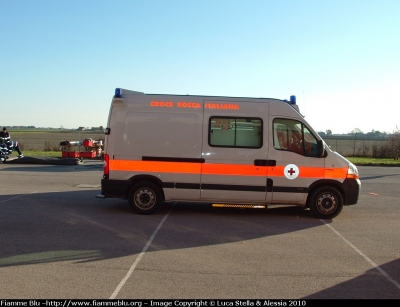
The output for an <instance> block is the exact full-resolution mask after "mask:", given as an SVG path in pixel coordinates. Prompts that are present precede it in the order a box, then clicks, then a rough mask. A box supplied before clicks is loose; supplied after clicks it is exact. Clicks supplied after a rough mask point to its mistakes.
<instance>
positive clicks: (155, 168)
mask: <svg viewBox="0 0 400 307" xmlns="http://www.w3.org/2000/svg"><path fill="white" fill-rule="evenodd" d="M109 165H110V171H111V170H113V171H135V172H152V173H157V172H160V173H184V174H200V173H202V174H207V175H226V176H268V177H284V176H285V174H284V169H285V166H269V167H265V166H254V165H248V164H247V165H246V164H211V163H192V162H164V161H141V160H140V161H133V160H110V161H109ZM299 170H300V174H299V178H321V179H322V178H327V179H344V178H346V176H347V170H348V167H342V168H323V167H307V166H303V167H302V166H300V167H299Z"/></svg>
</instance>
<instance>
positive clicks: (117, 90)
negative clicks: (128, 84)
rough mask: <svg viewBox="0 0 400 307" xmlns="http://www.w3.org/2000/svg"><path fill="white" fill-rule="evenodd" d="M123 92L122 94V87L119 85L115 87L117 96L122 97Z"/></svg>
mask: <svg viewBox="0 0 400 307" xmlns="http://www.w3.org/2000/svg"><path fill="white" fill-rule="evenodd" d="M121 94H122V89H121V88H119V87H117V88H116V89H115V96H116V97H121Z"/></svg>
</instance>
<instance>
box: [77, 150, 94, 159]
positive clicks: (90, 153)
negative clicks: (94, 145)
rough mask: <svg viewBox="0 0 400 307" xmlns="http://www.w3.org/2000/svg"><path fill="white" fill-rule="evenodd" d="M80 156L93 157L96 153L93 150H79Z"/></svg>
mask: <svg viewBox="0 0 400 307" xmlns="http://www.w3.org/2000/svg"><path fill="white" fill-rule="evenodd" d="M80 156H81V158H95V157H96V153H95V152H93V151H92V152H80Z"/></svg>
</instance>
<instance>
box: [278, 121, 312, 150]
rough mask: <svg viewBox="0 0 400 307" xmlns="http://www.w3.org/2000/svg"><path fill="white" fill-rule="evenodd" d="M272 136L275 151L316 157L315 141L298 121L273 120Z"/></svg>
mask: <svg viewBox="0 0 400 307" xmlns="http://www.w3.org/2000/svg"><path fill="white" fill-rule="evenodd" d="M273 136H274V147H275V149H278V150H286V151H292V152H296V153H298V154H300V155H304V156H308V157H316V156H317V155H318V150H317V139H316V138H315V137H314V135H313V134H312V133H311V131H310V130H309V129H308V128H307V127H306V126H305V125H304V124H303V123H301V122H299V121H296V120H292V119H284V118H276V119H274V131H273Z"/></svg>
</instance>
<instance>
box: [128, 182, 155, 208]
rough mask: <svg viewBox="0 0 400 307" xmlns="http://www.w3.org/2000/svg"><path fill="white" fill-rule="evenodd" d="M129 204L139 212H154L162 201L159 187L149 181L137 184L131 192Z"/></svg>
mask: <svg viewBox="0 0 400 307" xmlns="http://www.w3.org/2000/svg"><path fill="white" fill-rule="evenodd" d="M128 200H129V204H130V205H131V207H132V208H133V210H135V212H136V213H138V214H152V213H154V212H155V211H156V210H157V209H158V207H160V205H161V203H162V195H161V191H160V189H159V187H158V186H157V185H155V184H154V183H151V182H149V181H143V182H140V183H137V184H135V185H134V186H133V187H132V189H131V191H130V192H129V198H128Z"/></svg>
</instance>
